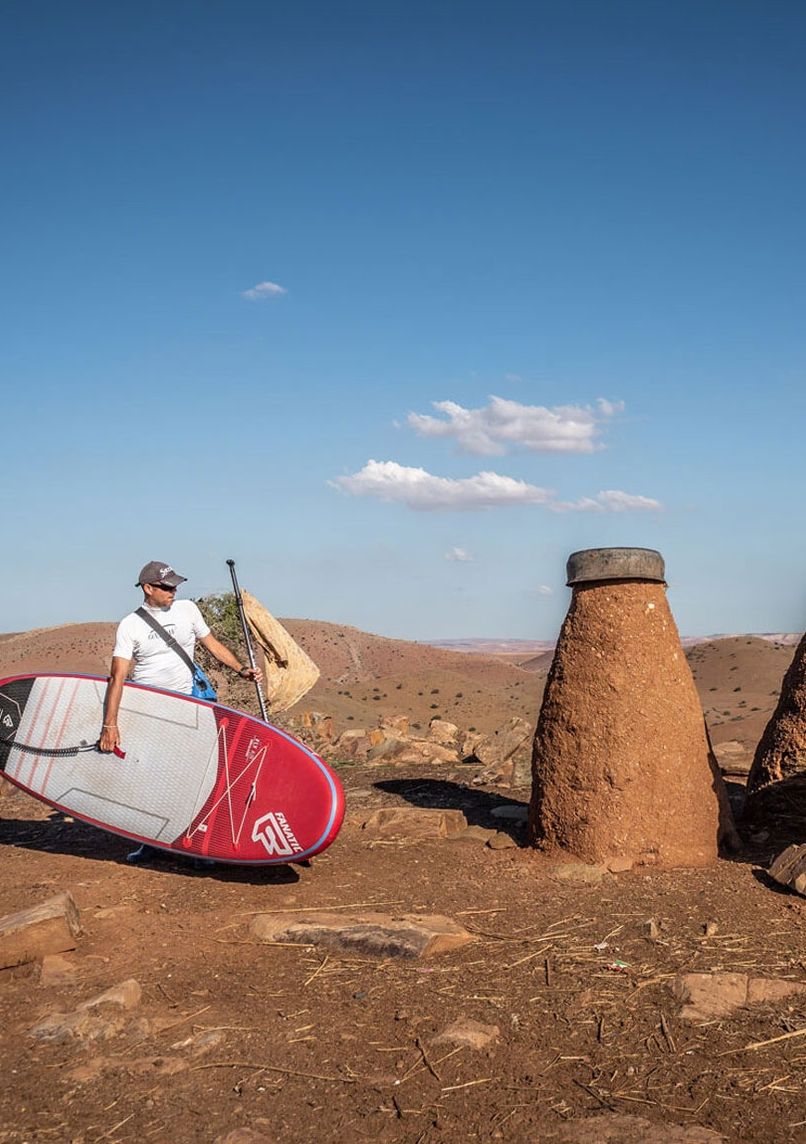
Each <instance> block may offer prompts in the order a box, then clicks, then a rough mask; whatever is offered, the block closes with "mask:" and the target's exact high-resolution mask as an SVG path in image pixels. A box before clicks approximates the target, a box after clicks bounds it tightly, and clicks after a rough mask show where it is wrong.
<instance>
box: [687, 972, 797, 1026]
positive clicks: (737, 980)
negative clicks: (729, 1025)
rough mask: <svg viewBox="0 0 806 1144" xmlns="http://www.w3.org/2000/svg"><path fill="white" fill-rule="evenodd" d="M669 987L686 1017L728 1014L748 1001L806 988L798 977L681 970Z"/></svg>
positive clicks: (752, 1002)
mask: <svg viewBox="0 0 806 1144" xmlns="http://www.w3.org/2000/svg"><path fill="white" fill-rule="evenodd" d="M669 987H670V988H671V990H672V992H673V993H674V995H675V997H677V998H678V1000H680V1001H682V1002H683V1003H684V1004H683V1008H682V1009H681V1010H680V1016H681V1017H683V1018H684V1019H685V1020H687V1021H698V1020H702V1021H707V1020H712V1019H713V1018H715V1017H728V1016H730V1014H731V1013H735V1012H736V1010H737V1009H742V1008H744V1007H745V1006H748V1005H760V1004H761V1003H762V1002H765V1001H767V1002H772V1001H780V1000H782V999H783V998H784V997H790V996H792V995H793V994H795V993H805V992H806V983H803V982H800V981H788V980H786V979H785V978H780V977H750V976H749V975H748V974H747V973H684V974H682V975H681V976H680V977H676V978H675V979H674V980H673V981H671V982H670V984H669Z"/></svg>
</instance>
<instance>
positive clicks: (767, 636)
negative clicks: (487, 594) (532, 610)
mask: <svg viewBox="0 0 806 1144" xmlns="http://www.w3.org/2000/svg"><path fill="white" fill-rule="evenodd" d="M745 635H746V636H755V637H756V639H760V640H767V641H768V642H769V643H776V644H782V645H783V646H785V647H794V646H795V645H796V644H798V643H800V641H801V638H802V636H803V633H802V632H716V633H714V634H713V635H708V636H682V637H681V640H680V642H681V643H682V644H683V647H696V646H697V645H698V644H702V643H712V642H713V641H714V640H730V639H737V638H738V637H740V636H745ZM420 642H421V643H425V644H428V646H429V647H439V648H443V649H444V650H445V651H462V652H471V653H475V654H477V655H525V656H530V655H542V654H543V653H544V652H547V651H553V650H554V648H555V647H556V646H557V641H556V640H514V639H460V640H439V639H437V640H421V641H420Z"/></svg>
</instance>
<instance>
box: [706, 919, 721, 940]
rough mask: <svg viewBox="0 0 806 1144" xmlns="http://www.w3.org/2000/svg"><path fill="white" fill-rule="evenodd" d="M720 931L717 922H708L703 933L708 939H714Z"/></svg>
mask: <svg viewBox="0 0 806 1144" xmlns="http://www.w3.org/2000/svg"><path fill="white" fill-rule="evenodd" d="M718 929H719V926H718V925H717V923H716V922H706V923H705V925H704V926H703V927H702V932H703V933H704V934H705V936H706V937H713V936H714V934H715V933H716V932H717V930H718Z"/></svg>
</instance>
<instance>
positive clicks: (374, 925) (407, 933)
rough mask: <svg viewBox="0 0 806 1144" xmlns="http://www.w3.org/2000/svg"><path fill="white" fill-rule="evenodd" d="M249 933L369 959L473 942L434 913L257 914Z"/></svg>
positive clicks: (437, 950)
mask: <svg viewBox="0 0 806 1144" xmlns="http://www.w3.org/2000/svg"><path fill="white" fill-rule="evenodd" d="M250 929H251V932H252V935H253V936H254V937H256V938H257V939H258V941H265V942H276V941H281V942H296V943H298V944H300V945H316V946H323V947H324V948H325V949H333V950H338V951H341V952H344V953H352V954H355V953H361V954H368V955H370V956H373V957H432V956H435V955H436V954H439V953H446V952H448V951H449V950H452V949H460V948H461V947H462V946H464V945H467V944H468V942H471V941H473V935H472V934H471V933H468V931H467V930H466V929H464V928H463V927H462V926H460V925H458V924H457V923H456V922H455V921H453V920H452V919H451V918H447V917H443V916H441V915H439V914H430V915H429V914H403V915H400V916H392V915H390V914H375V913H372V914H352V915H349V914H336V913H326V912H322V913H310V914H308V915H306V916H303V917H300V916H295V917H294V918H289V917H288V915H283V914H259V915H258V916H257V917H255V918H253V920H252V923H251V926H250Z"/></svg>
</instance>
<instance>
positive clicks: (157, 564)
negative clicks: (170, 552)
mask: <svg viewBox="0 0 806 1144" xmlns="http://www.w3.org/2000/svg"><path fill="white" fill-rule="evenodd" d="M185 580H187V576H180V575H179V573H178V572H174V570H173V568H172V567H171V566H170V564H166V563H165V561H164V560H149V562H148V564H146V565H145V566H144V567H143V568H141V569H140V577H139V579H138V581H137V583H136V584H135V588H139V587H141V586H142V585H143V584H171V585H172V586H175V587H178V586H179V585H180V584H184V582H185Z"/></svg>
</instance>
